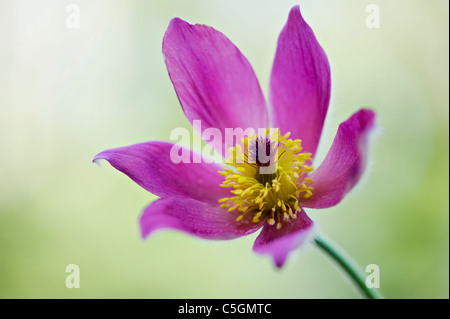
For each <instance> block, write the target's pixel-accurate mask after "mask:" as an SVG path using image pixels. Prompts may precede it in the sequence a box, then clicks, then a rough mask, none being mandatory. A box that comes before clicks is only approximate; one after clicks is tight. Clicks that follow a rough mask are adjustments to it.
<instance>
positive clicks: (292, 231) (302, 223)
mask: <svg viewBox="0 0 450 319" xmlns="http://www.w3.org/2000/svg"><path fill="white" fill-rule="evenodd" d="M313 225H314V224H313V222H312V220H311V219H309V217H308V216H307V215H306V213H305V211H303V210H301V211H300V212H299V213H298V215H297V219H295V220H293V221H291V222H284V223H283V224H282V227H281V229H277V228H276V226H275V225H273V226H270V225H265V226H264V227H263V229H262V231H261V233H260V234H259V236H258V238H256V240H255V244H254V246H253V251H254V252H255V253H258V254H267V255H271V256H272V258H273V260H274V262H275V264H276V266H277V267H281V266H283V264H284V262H285V261H286V258H287V256H288V254H289V253H290V252H291V251H292V250H294V249H295V248H297V247H299V246H300V245H301V244H303V243H304V242H305V241H307V239H308V238H309V235H310V234H311V230H312V229H313Z"/></svg>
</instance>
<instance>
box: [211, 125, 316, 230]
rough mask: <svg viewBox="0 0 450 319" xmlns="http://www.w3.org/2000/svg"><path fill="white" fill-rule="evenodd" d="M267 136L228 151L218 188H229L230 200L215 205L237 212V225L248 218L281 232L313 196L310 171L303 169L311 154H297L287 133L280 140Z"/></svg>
mask: <svg viewBox="0 0 450 319" xmlns="http://www.w3.org/2000/svg"><path fill="white" fill-rule="evenodd" d="M269 133H270V131H269V130H266V132H265V135H263V136H257V135H253V136H249V137H246V138H244V139H243V140H242V147H241V145H239V144H237V145H236V146H235V147H233V148H230V150H229V154H230V158H229V160H228V161H227V164H228V165H229V166H228V167H225V168H224V169H223V171H222V172H219V174H220V175H222V176H224V177H225V180H224V181H223V183H222V184H221V185H220V186H221V187H224V188H231V190H230V194H232V196H230V197H225V198H222V199H220V200H219V203H221V205H220V207H222V208H227V209H228V211H230V212H233V211H235V210H236V209H237V211H239V212H241V213H240V215H238V216H237V217H236V221H237V222H240V221H242V219H243V218H244V217H245V216H246V215H247V214H248V215H250V216H251V217H250V219H249V220H252V222H253V223H258V222H260V221H261V220H266V222H267V223H268V224H269V225H275V224H276V229H281V227H282V224H283V223H289V222H291V221H292V220H294V219H296V218H297V212H298V211H299V201H300V202H301V201H302V200H305V199H308V198H310V197H311V196H312V195H313V190H314V188H313V187H311V184H312V183H313V180H312V179H311V178H310V177H308V174H309V173H310V172H312V171H313V169H314V168H313V167H312V166H308V165H306V163H308V162H309V161H311V154H309V153H302V152H301V151H302V147H301V141H300V140H291V139H288V137H289V136H290V133H289V132H288V133H286V134H285V135H284V136H281V135H280V132H279V130H275V131H274V132H273V133H272V134H271V135H269ZM258 147H260V149H259V151H261V149H262V150H264V149H265V150H266V155H267V157H268V159H269V161H268V162H267V159H264V160H263V159H261V160H260V158H259V156H260V155H259V154H258V151H257V150H258ZM268 150H269V151H270V152H269V154H267V151H268ZM269 168H270V169H269ZM233 214H234V212H233Z"/></svg>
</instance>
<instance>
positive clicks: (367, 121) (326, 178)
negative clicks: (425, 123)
mask: <svg viewBox="0 0 450 319" xmlns="http://www.w3.org/2000/svg"><path fill="white" fill-rule="evenodd" d="M374 124H375V113H374V112H373V111H371V110H367V109H362V110H360V111H358V112H356V113H355V114H353V115H352V116H351V117H350V118H349V119H348V120H347V121H345V122H343V123H341V125H340V126H339V129H338V131H337V134H336V137H335V138H334V141H333V145H332V146H331V149H330V151H329V152H328V154H327V156H326V157H325V160H324V161H323V163H322V164H321V165H320V166H319V167H318V168H317V169H316V170H315V171H314V172H313V173H312V174H311V176H310V177H311V179H312V180H313V181H314V184H313V187H314V190H313V196H312V197H311V198H310V199H308V200H306V201H304V202H303V203H301V205H302V206H304V207H310V208H327V207H331V206H334V205H336V204H337V203H339V202H340V201H341V200H342V199H343V198H344V196H345V194H347V193H348V192H349V191H350V190H351V189H352V188H353V187H354V186H355V185H356V183H357V182H358V181H359V179H360V178H361V175H362V174H363V172H364V169H365V166H366V157H367V139H368V135H369V134H368V133H369V132H370V131H371V130H372V128H373V127H374Z"/></svg>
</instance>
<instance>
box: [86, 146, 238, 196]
mask: <svg viewBox="0 0 450 319" xmlns="http://www.w3.org/2000/svg"><path fill="white" fill-rule="evenodd" d="M173 145H174V144H171V143H166V142H146V143H141V144H135V145H131V146H126V147H119V148H114V149H110V150H106V151H103V152H101V153H99V154H97V155H96V156H95V158H94V161H97V160H99V159H105V160H107V161H108V162H109V163H110V164H111V165H112V166H113V167H115V168H116V169H118V170H119V171H121V172H122V173H124V174H126V175H127V176H128V177H130V178H131V179H132V180H133V181H135V182H136V183H137V184H139V185H140V186H142V187H143V188H145V189H146V190H148V191H149V192H150V193H153V194H155V195H157V196H161V197H166V196H187V197H191V198H194V199H198V200H201V201H205V202H209V203H212V204H217V200H218V199H219V198H222V197H227V196H229V190H227V189H224V188H222V187H219V185H220V184H221V183H222V181H223V177H222V176H220V175H219V174H218V171H219V170H222V168H221V166H219V165H217V164H214V163H211V164H207V163H205V162H204V161H202V163H183V162H181V163H178V164H175V163H173V162H172V160H171V158H170V150H171V149H172V147H173ZM183 149H184V151H185V152H187V154H189V155H190V159H191V162H192V159H193V156H194V155H193V152H192V151H190V150H188V149H186V148H183Z"/></svg>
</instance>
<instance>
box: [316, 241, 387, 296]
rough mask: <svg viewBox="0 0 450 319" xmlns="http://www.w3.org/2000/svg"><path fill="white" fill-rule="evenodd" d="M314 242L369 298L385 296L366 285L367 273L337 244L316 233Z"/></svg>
mask: <svg viewBox="0 0 450 319" xmlns="http://www.w3.org/2000/svg"><path fill="white" fill-rule="evenodd" d="M314 242H315V243H316V244H317V246H319V247H320V248H322V249H323V251H325V252H326V253H327V254H328V255H330V257H332V258H333V259H334V260H335V261H336V262H337V263H338V264H339V265H341V267H342V268H343V269H344V270H345V271H346V272H347V274H348V275H349V276H350V277H351V278H352V279H353V280H354V282H355V283H356V284H357V285H358V288H359V289H360V290H361V292H362V293H363V294H364V295H365V296H366V297H367V298H369V299H381V298H383V296H381V294H379V293H378V291H377V290H376V289H374V288H369V287H367V285H366V280H365V278H366V276H365V273H364V272H363V271H362V270H361V268H359V266H358V265H357V264H356V263H355V262H354V261H353V260H352V259H351V258H350V257H349V256H347V255H346V254H345V253H344V252H343V251H342V250H341V249H340V248H338V247H337V246H336V245H332V244H330V242H329V241H328V242H327V241H326V240H324V239H323V238H322V237H320V236H319V235H317V234H316V236H315V238H314Z"/></svg>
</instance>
